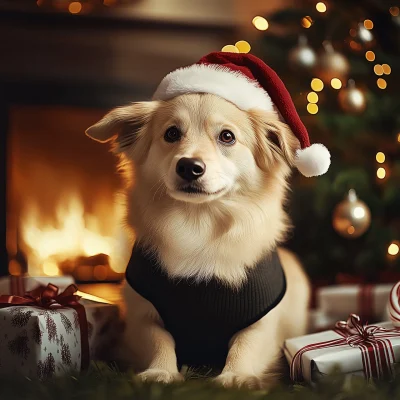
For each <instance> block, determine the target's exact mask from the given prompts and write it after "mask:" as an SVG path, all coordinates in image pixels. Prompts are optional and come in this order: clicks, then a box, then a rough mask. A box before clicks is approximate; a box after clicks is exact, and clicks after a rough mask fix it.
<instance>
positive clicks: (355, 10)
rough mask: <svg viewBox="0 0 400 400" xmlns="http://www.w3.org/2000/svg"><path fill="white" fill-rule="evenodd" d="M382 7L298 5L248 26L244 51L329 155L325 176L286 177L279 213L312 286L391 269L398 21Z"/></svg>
mask: <svg viewBox="0 0 400 400" xmlns="http://www.w3.org/2000/svg"><path fill="white" fill-rule="evenodd" d="M392 3H394V2H392V1H391V2H387V1H383V0H376V1H375V0H368V1H363V2H360V1H357V0H336V1H331V2H327V1H325V2H319V3H317V2H315V1H314V2H313V1H299V2H297V3H296V8H290V9H284V10H280V11H278V12H276V13H274V14H273V15H266V16H264V17H262V16H257V17H255V18H254V19H253V25H254V27H255V28H257V29H258V30H260V31H263V32H262V34H261V37H260V40H259V42H258V43H257V44H256V45H253V49H252V52H253V53H255V54H257V55H258V56H260V57H261V58H262V59H263V60H264V61H265V62H266V63H267V64H269V65H270V66H271V67H272V68H274V69H275V70H276V72H277V73H278V75H279V76H280V77H281V78H282V80H283V81H284V82H285V84H286V86H287V87H288V89H289V91H290V93H291V95H292V97H293V100H294V102H295V105H296V107H297V110H298V112H299V114H300V116H301V118H302V119H303V121H304V123H305V125H306V126H307V128H308V130H309V133H310V137H311V138H312V141H313V142H320V143H324V144H325V145H326V146H327V147H328V148H329V150H330V151H331V155H332V164H331V167H330V170H329V171H328V173H327V174H326V175H324V176H321V177H317V178H302V177H301V176H299V175H296V176H295V177H294V178H293V182H292V187H293V193H292V194H291V196H290V197H291V201H290V204H289V207H288V211H289V213H290V214H291V218H292V221H293V225H294V227H295V228H294V230H293V232H292V234H291V236H290V238H289V241H288V246H289V247H290V248H291V249H293V250H294V251H295V252H296V253H297V254H298V255H299V257H300V258H301V260H302V262H303V263H304V266H305V268H306V269H307V271H308V273H309V274H310V276H311V277H312V278H313V279H314V280H318V279H319V278H324V279H325V280H328V281H330V282H334V281H335V279H336V281H337V277H338V274H341V275H342V276H343V274H352V275H355V276H358V277H363V278H364V279H365V280H369V281H377V280H379V279H381V280H382V279H383V278H382V271H385V273H386V275H388V274H389V275H391V276H393V277H394V276H395V273H396V271H397V272H399V271H400V253H399V246H400V242H399V241H400V96H399V89H400V84H399V82H400V80H399V79H398V77H397V74H398V72H399V71H400V51H399V49H400V15H399V7H397V6H395V5H394V4H392ZM243 48H246V46H243V43H238V49H239V51H243V50H242V49H243ZM245 50H246V49H245ZM349 190H351V192H350V198H349V197H348V192H349ZM355 194H356V195H357V196H358V199H359V200H362V202H361V203H360V202H354V201H353V202H352V201H351V200H354V195H355ZM346 196H347V197H346ZM363 202H364V203H365V204H364V203H363ZM339 203H340V204H339ZM394 279H396V278H394Z"/></svg>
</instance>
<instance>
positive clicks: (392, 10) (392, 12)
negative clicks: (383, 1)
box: [389, 7, 400, 17]
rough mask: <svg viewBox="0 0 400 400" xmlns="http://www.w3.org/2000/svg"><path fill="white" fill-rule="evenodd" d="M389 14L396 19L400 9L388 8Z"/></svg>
mask: <svg viewBox="0 0 400 400" xmlns="http://www.w3.org/2000/svg"><path fill="white" fill-rule="evenodd" d="M389 12H390V14H392V15H393V17H397V16H398V15H399V14H400V9H399V7H390V8H389Z"/></svg>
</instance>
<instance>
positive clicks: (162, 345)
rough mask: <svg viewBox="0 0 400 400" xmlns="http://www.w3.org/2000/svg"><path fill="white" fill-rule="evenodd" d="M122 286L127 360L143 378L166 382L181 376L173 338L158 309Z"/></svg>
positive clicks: (179, 378)
mask: <svg viewBox="0 0 400 400" xmlns="http://www.w3.org/2000/svg"><path fill="white" fill-rule="evenodd" d="M126 286H127V287H126V288H125V299H126V305H127V310H126V330H125V343H126V345H127V347H128V348H129V349H130V350H131V352H130V357H131V358H132V359H131V360H130V362H131V363H133V364H134V366H135V369H136V370H137V371H142V372H140V373H139V375H138V376H139V377H140V378H141V379H142V380H144V381H157V382H164V383H169V382H173V381H181V380H183V379H184V377H183V376H182V374H180V373H179V371H178V367H177V359H176V353H175V341H174V339H173V337H172V336H171V334H170V333H169V332H168V331H167V330H165V329H164V327H163V323H162V321H161V318H160V316H159V315H158V313H157V311H156V310H155V308H154V307H153V305H152V304H151V303H149V302H148V301H147V300H145V299H144V298H143V297H142V296H140V295H139V294H138V293H137V292H135V291H134V290H133V289H132V288H131V287H130V286H129V285H126Z"/></svg>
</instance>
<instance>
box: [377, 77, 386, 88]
mask: <svg viewBox="0 0 400 400" xmlns="http://www.w3.org/2000/svg"><path fill="white" fill-rule="evenodd" d="M376 84H377V85H378V88H379V89H386V87H387V82H386V81H385V80H384V79H383V78H379V79H378V80H377V81H376Z"/></svg>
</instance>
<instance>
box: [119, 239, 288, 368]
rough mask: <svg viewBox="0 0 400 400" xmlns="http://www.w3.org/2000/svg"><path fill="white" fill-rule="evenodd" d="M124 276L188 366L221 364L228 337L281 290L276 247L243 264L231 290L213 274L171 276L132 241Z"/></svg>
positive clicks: (267, 307)
mask: <svg viewBox="0 0 400 400" xmlns="http://www.w3.org/2000/svg"><path fill="white" fill-rule="evenodd" d="M126 279H127V282H128V283H129V284H130V285H131V286H132V288H133V289H134V290H135V291H136V292H138V293H139V294H140V295H141V296H143V297H144V298H145V299H147V300H148V301H150V302H151V303H152V304H153V305H154V307H155V308H156V310H157V311H158V313H159V314H160V316H161V318H162V320H163V322H164V325H165V328H166V329H167V330H168V331H169V332H170V333H171V335H172V336H173V338H174V340H175V343H176V354H177V358H178V364H179V365H190V366H212V367H219V368H222V367H223V365H224V363H225V359H226V356H227V354H228V345H229V340H230V339H231V338H232V336H233V335H234V334H235V333H237V332H238V331H240V330H241V329H244V328H246V327H248V326H249V325H251V324H253V323H254V322H256V321H258V320H259V319H260V318H262V317H263V316H264V315H266V314H267V313H268V312H269V311H270V310H272V309H273V308H274V307H275V306H276V305H277V304H279V302H280V301H281V300H282V298H283V296H284V295H285V292H286V279H285V275H284V272H283V269H282V266H281V263H280V259H279V256H278V253H277V252H276V251H274V252H272V253H270V254H268V255H267V256H265V257H263V258H262V259H261V260H260V261H259V262H258V263H257V265H256V266H255V267H254V268H251V269H248V271H247V280H246V282H245V283H244V284H243V285H242V286H240V288H236V289H235V288H231V287H228V286H227V285H226V284H224V283H222V282H221V281H220V280H218V279H211V280H210V281H207V282H206V281H201V282H195V281H194V280H193V279H186V278H180V279H178V278H170V277H168V275H167V274H166V273H165V271H164V270H163V268H162V267H161V266H160V262H159V261H158V260H157V258H156V257H154V256H151V255H150V254H149V253H147V252H144V251H143V250H142V249H141V248H140V247H139V246H135V247H134V248H133V251H132V256H131V259H130V261H129V264H128V267H127V270H126ZM132 340H135V339H134V338H132ZM265 344H266V345H268V338H267V337H266V338H265Z"/></svg>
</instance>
